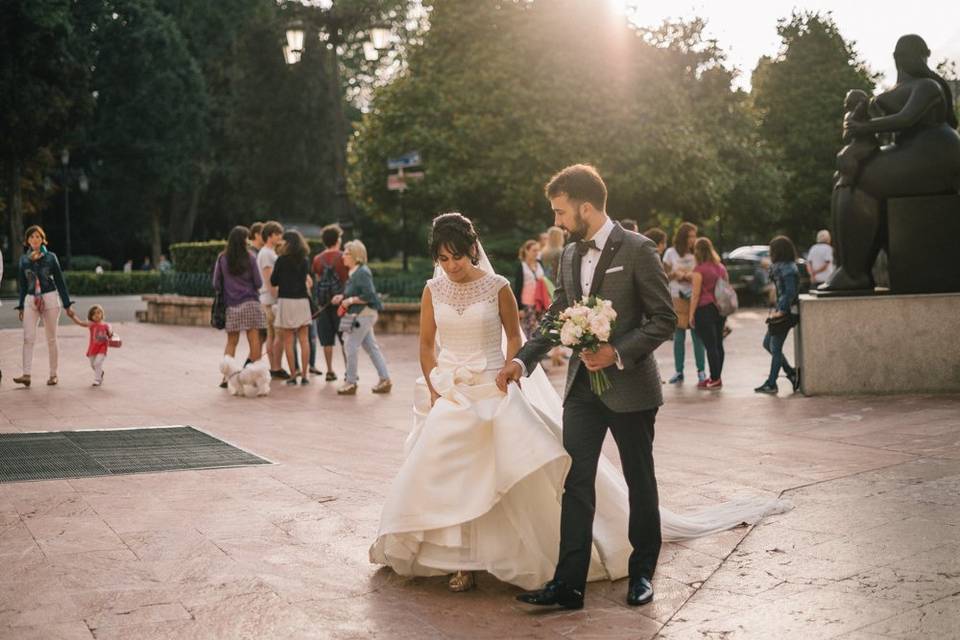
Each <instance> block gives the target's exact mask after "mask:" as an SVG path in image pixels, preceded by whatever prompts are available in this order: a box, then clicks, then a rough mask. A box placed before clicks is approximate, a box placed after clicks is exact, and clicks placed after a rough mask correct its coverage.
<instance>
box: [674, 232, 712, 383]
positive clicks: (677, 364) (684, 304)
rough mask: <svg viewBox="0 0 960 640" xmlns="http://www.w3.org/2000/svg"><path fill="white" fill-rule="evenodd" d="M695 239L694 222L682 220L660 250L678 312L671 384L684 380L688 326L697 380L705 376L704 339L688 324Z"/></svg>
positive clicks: (690, 309) (695, 264)
mask: <svg viewBox="0 0 960 640" xmlns="http://www.w3.org/2000/svg"><path fill="white" fill-rule="evenodd" d="M696 241H697V227H696V225H694V224H693V223H690V222H684V223H682V224H681V225H680V226H679V227H677V231H676V233H674V234H673V246H672V247H670V248H669V249H667V250H666V252H665V253H664V254H663V268H664V271H666V273H667V279H668V280H669V282H670V296H671V297H672V298H673V308H674V310H675V311H676V312H677V328H676V330H675V331H674V332H673V366H674V370H675V373H674V374H673V377H672V378H670V381H669V382H670V384H680V383H682V382H683V368H684V361H685V360H686V357H687V352H686V341H687V330H688V329H690V339H691V340H692V341H693V359H694V361H695V362H696V364H697V383H698V384H700V383H703V382H705V381H706V379H707V376H706V373H705V371H704V369H705V368H706V367H705V362H704V349H703V342H702V341H701V340H700V337H699V336H698V335H697V332H696V331H693V330H692V329H691V328H690V323H689V318H690V316H691V315H692V311H694V310H695V309H696V307H691V305H690V297H691V295H692V293H693V270H694V267H696V266H697V260H696V258H694V256H693V245H694V244H695V243H696Z"/></svg>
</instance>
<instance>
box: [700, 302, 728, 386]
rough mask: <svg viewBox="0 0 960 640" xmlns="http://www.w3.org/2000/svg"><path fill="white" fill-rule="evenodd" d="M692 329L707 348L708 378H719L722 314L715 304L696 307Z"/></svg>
mask: <svg viewBox="0 0 960 640" xmlns="http://www.w3.org/2000/svg"><path fill="white" fill-rule="evenodd" d="M693 320H694V324H695V325H696V326H694V328H693V330H694V331H696V332H697V335H698V336H700V340H701V341H703V346H704V348H705V349H706V350H707V362H709V363H710V378H711V379H712V380H719V379H720V376H721V375H722V374H723V316H721V315H720V311H719V310H718V309H717V305H715V304H708V305H705V306H702V307H697V310H696V312H695V313H694V315H693Z"/></svg>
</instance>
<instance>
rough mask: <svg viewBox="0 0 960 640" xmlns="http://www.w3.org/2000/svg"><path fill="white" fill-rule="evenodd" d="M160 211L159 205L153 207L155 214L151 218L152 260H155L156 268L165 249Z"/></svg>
mask: <svg viewBox="0 0 960 640" xmlns="http://www.w3.org/2000/svg"><path fill="white" fill-rule="evenodd" d="M160 211H161V208H160V206H159V205H157V206H155V207H153V215H152V216H151V220H150V222H151V224H150V240H151V251H150V254H151V255H150V260H151V261H152V262H153V266H154V268H156V266H157V265H158V264H160V252H161V251H162V250H163V248H162V245H161V238H160Z"/></svg>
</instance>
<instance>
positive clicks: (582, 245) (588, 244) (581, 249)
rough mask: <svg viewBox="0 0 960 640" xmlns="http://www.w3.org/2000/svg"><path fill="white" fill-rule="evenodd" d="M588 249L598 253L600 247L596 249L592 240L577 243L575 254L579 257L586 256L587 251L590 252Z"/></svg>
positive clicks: (595, 244)
mask: <svg viewBox="0 0 960 640" xmlns="http://www.w3.org/2000/svg"><path fill="white" fill-rule="evenodd" d="M590 249H595V250H597V251H600V247H598V246H597V243H596V242H594V241H593V240H578V241H577V253H579V254H580V256H581V257H582V256H585V255H587V251H590Z"/></svg>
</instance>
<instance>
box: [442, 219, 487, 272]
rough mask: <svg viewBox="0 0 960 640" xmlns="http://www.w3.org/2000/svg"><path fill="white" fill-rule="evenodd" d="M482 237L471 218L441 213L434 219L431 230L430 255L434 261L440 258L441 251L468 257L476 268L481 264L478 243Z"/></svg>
mask: <svg viewBox="0 0 960 640" xmlns="http://www.w3.org/2000/svg"><path fill="white" fill-rule="evenodd" d="M479 239H480V237H479V236H478V235H477V230H476V229H474V227H473V223H472V222H470V218H468V217H466V216H465V215H463V214H462V213H456V212H454V213H441V214H440V215H438V216H437V217H436V218H434V219H433V228H432V229H431V230H430V255H431V256H432V257H433V259H434V260H437V259H439V258H440V250H441V249H443V248H444V247H446V249H447V251H449V252H450V253H452V254H454V255H458V256H467V257H469V258H470V262H471V263H473V265H474V266H477V265H478V264H480V250H479V248H478V246H477V242H478V240H479Z"/></svg>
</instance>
